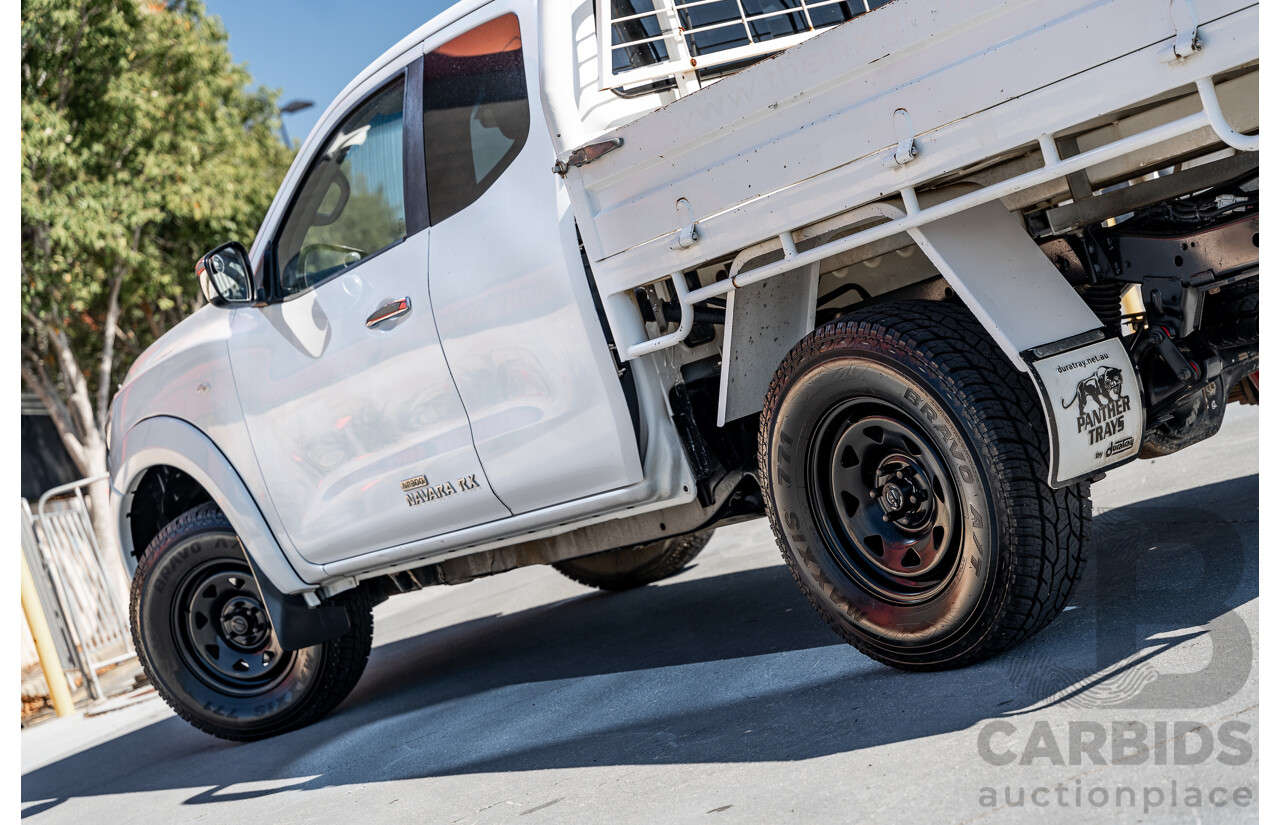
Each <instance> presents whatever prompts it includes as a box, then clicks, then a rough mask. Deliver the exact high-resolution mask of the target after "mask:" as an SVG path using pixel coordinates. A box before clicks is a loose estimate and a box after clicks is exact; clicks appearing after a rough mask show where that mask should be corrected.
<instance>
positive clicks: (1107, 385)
mask: <svg viewBox="0 0 1280 825" xmlns="http://www.w3.org/2000/svg"><path fill="white" fill-rule="evenodd" d="M1123 383H1124V373H1123V372H1121V371H1120V370H1118V369H1116V368H1115V367H1098V371H1097V372H1095V373H1094V374H1093V375H1090V376H1089V377H1088V378H1086V379H1084V380H1083V381H1081V382H1080V383H1079V384H1077V385H1076V391H1075V393H1074V394H1073V395H1071V396H1070V397H1068V398H1065V399H1063V401H1062V409H1064V410H1065V409H1068V408H1069V407H1070V406H1071V405H1072V404H1077V403H1078V404H1079V405H1080V415H1084V402H1085V400H1086V399H1089V398H1092V399H1093V401H1094V403H1095V404H1097V405H1098V406H1099V407H1105V406H1106V405H1107V404H1108V403H1109V402H1111V401H1119V400H1120V397H1121V396H1120V389H1121V385H1122V384H1123Z"/></svg>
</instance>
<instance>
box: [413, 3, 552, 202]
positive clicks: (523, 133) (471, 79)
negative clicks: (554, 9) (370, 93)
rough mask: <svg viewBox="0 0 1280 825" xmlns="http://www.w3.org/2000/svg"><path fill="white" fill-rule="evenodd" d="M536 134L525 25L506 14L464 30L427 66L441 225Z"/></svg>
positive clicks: (426, 115)
mask: <svg viewBox="0 0 1280 825" xmlns="http://www.w3.org/2000/svg"><path fill="white" fill-rule="evenodd" d="M528 135H529V98H528V92H527V91H526V88H525V81H524V51H523V49H522V48H521V44H520V24H519V21H517V19H516V16H515V15H514V14H504V15H503V16H502V17H499V18H497V19H495V20H491V21H489V22H488V23H485V24H484V25H481V26H477V27H476V28H474V29H472V30H471V31H469V32H467V33H466V34H461V35H459V36H457V37H455V38H454V39H452V40H450V41H449V42H448V43H445V44H444V45H443V46H441V47H439V48H438V49H436V50H435V51H433V52H431V53H430V54H428V55H427V56H426V60H425V61H424V64H423V100H422V141H423V144H424V146H425V149H426V166H427V204H428V206H429V208H430V212H431V222H432V223H440V222H441V221H443V220H445V219H446V218H448V217H449V216H450V215H454V214H456V213H457V212H459V211H461V210H462V209H464V208H466V207H467V206H469V205H470V204H472V203H474V202H475V200H476V199H477V198H479V197H480V196H481V195H482V194H484V192H485V190H486V189H488V188H489V187H490V186H491V185H492V184H493V182H494V181H495V180H497V179H498V176H499V175H501V174H502V172H503V171H504V170H505V169H506V168H507V167H508V166H510V165H511V162H512V161H514V160H515V158H516V156H517V155H519V154H520V150H521V149H522V148H523V147H524V142H525V139H526V138H527V137H528Z"/></svg>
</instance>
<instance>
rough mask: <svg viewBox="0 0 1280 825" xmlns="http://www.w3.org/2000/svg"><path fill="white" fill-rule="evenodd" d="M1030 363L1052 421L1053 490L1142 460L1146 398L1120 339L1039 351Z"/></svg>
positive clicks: (1029, 357) (1029, 358)
mask: <svg viewBox="0 0 1280 825" xmlns="http://www.w3.org/2000/svg"><path fill="white" fill-rule="evenodd" d="M1054 350H1060V351H1056V352H1055V351H1054ZM1046 352H1053V354H1052V355H1045V353H1046ZM1037 355H1041V356H1043V357H1037ZM1024 357H1025V358H1026V361H1027V363H1028V364H1029V365H1030V367H1031V374H1032V376H1033V377H1034V378H1035V384H1036V389H1037V390H1038V391H1039V393H1040V401H1041V405H1042V406H1043V407H1044V410H1045V417H1046V419H1047V420H1048V425H1049V439H1050V444H1051V448H1052V449H1051V452H1052V457H1051V470H1050V473H1049V483H1050V484H1051V485H1052V486H1054V487H1066V486H1068V485H1070V484H1074V483H1075V482H1077V481H1082V480H1084V479H1086V478H1091V477H1093V476H1095V475H1097V474H1098V473H1100V472H1102V471H1103V470H1106V469H1109V468H1111V467H1115V466H1117V465H1120V464H1123V463H1125V462H1127V461H1129V460H1131V459H1133V458H1136V457H1137V455H1138V449H1139V448H1140V447H1141V446H1142V431H1143V427H1144V424H1145V422H1144V412H1143V406H1142V392H1141V387H1140V386H1139V385H1138V376H1137V373H1136V372H1135V371H1134V369H1133V364H1132V363H1131V362H1130V360H1129V355H1128V353H1127V352H1125V349H1124V345H1123V344H1122V343H1121V342H1120V340H1119V339H1118V338H1107V339H1104V340H1102V341H1097V342H1095V343H1091V344H1087V345H1085V346H1081V347H1075V348H1073V349H1066V350H1061V348H1060V347H1053V346H1045V347H1036V348H1035V350H1032V351H1030V352H1028V353H1025V355H1024Z"/></svg>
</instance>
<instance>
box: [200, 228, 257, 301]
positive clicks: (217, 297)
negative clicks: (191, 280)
mask: <svg viewBox="0 0 1280 825" xmlns="http://www.w3.org/2000/svg"><path fill="white" fill-rule="evenodd" d="M196 278H197V279H199V281H200V290H201V291H202V292H204V297H205V298H206V299H208V301H209V303H211V304H213V305H214V306H216V307H220V306H227V305H233V306H234V305H239V304H253V303H256V298H257V295H256V294H255V290H254V288H253V270H252V268H251V267H250V266H249V253H248V252H247V251H246V250H245V248H244V246H243V245H242V244H240V243H238V242H236V241H230V242H228V243H224V244H222V245H221V246H216V247H214V248H213V249H212V250H211V251H209V252H206V253H205V254H204V257H202V258H201V259H200V260H199V262H198V263H196Z"/></svg>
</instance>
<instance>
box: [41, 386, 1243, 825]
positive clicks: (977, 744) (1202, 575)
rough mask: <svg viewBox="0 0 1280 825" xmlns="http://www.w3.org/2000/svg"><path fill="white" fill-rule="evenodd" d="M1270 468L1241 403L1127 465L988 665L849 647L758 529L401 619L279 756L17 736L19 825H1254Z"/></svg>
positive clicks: (388, 618)
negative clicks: (889, 660) (1215, 425)
mask: <svg viewBox="0 0 1280 825" xmlns="http://www.w3.org/2000/svg"><path fill="white" fill-rule="evenodd" d="M1257 473H1258V416H1257V412H1256V408H1240V407H1232V408H1231V409H1230V410H1229V413H1228V416H1227V422H1226V425H1225V426H1224V429H1223V432H1222V433H1221V434H1219V435H1218V436H1217V437H1215V438H1213V439H1211V440H1210V441H1208V442H1205V443H1203V444H1200V445H1197V446H1196V447H1192V448H1190V449H1188V450H1185V451H1183V452H1182V453H1179V454H1177V455H1174V456H1171V457H1168V458H1164V459H1161V460H1159V461H1156V462H1150V461H1140V462H1135V463H1133V464H1130V465H1129V466H1127V467H1124V468H1122V469H1120V470H1117V471H1114V472H1112V473H1111V474H1110V475H1109V476H1108V477H1107V479H1106V480H1104V481H1103V482H1101V483H1099V484H1098V485H1096V486H1095V487H1094V502H1095V510H1094V527H1093V535H1094V540H1093V546H1092V550H1091V556H1090V561H1089V567H1088V570H1087V572H1086V575H1085V576H1084V579H1083V581H1082V582H1081V583H1080V586H1079V587H1078V588H1077V590H1076V593H1075V595H1074V597H1073V599H1072V602H1071V605H1070V606H1069V607H1068V609H1067V611H1066V612H1065V613H1064V614H1063V615H1062V616H1061V617H1059V618H1058V620H1057V621H1055V622H1054V624H1053V625H1051V626H1050V627H1049V628H1048V629H1047V630H1045V631H1044V632H1042V633H1041V634H1039V635H1038V636H1037V637H1035V638H1034V639H1032V640H1030V641H1029V642H1027V643H1025V644H1023V645H1022V646H1020V647H1019V648H1017V649H1015V650H1014V651H1011V652H1010V653H1007V654H1005V655H1003V656H1001V657H997V658H996V659H994V660H991V661H988V662H986V663H983V664H981V665H978V666H976V667H971V668H968V669H966V670H961V671H951V672H944V673H930V674H909V673H901V672H898V671H895V670H892V669H890V668H888V667H885V666H883V665H880V664H877V663H875V662H873V661H871V660H869V659H867V658H865V657H863V656H861V655H860V654H859V653H858V652H857V651H856V650H854V649H853V648H851V647H849V646H847V645H845V644H843V643H842V642H840V640H839V639H838V638H837V637H836V636H835V635H834V634H833V633H832V632H831V631H830V630H829V629H828V628H827V627H826V625H825V624H823V622H822V621H821V620H820V619H819V618H818V616H817V614H815V613H814V611H813V610H812V608H810V606H809V605H808V603H807V602H806V601H805V600H804V598H803V597H802V596H801V594H800V592H799V590H798V589H797V587H796V585H795V583H794V582H793V581H792V579H791V576H790V574H789V573H788V572H787V569H786V567H785V566H784V565H783V564H782V563H781V560H780V557H779V555H778V551H777V549H776V547H775V546H774V543H773V540H772V536H771V535H770V533H769V530H768V525H767V522H765V521H764V520H758V521H754V522H751V523H748V524H743V525H736V526H733V527H729V528H725V529H723V530H721V531H720V532H718V533H717V535H716V537H715V538H714V539H713V540H712V542H711V544H709V545H708V547H707V549H706V550H705V551H704V552H703V553H702V555H701V556H699V557H698V559H697V560H696V561H695V563H694V565H693V566H692V567H690V568H688V569H686V570H685V571H684V572H682V573H681V574H680V575H678V576H676V577H674V578H672V579H670V580H668V581H666V582H663V583H661V584H659V585H653V586H649V587H646V588H643V589H641V590H636V591H631V592H628V593H623V594H613V595H606V594H601V593H596V592H593V591H590V590H588V589H587V588H584V587H581V586H579V585H577V584H575V583H573V582H571V581H569V580H567V579H564V578H562V577H560V576H559V575H558V574H556V573H555V572H554V571H553V570H551V569H550V568H547V567H537V568H529V569H525V570H520V571H515V572H513V573H507V574H504V575H501V576H497V577H494V578H491V579H487V580H480V581H477V582H473V583H470V584H466V585H461V586H457V587H452V588H439V589H436V590H430V591H425V592H422V593H416V594H411V595H406V596H401V597H397V598H395V599H392V600H391V601H389V602H387V603H385V604H383V605H381V606H379V608H378V609H377V612H376V614H375V615H376V630H375V637H374V644H375V648H374V651H373V656H372V658H371V661H370V664H369V668H368V670H367V671H366V673H365V675H364V678H363V679H362V680H361V682H360V684H359V685H358V686H357V687H356V689H355V691H354V692H353V693H352V695H351V697H350V698H349V699H348V700H347V701H346V702H344V703H343V704H342V706H341V707H339V708H338V710H337V711H336V712H334V713H333V714H332V715H331V716H330V717H328V718H327V719H325V720H324V721H322V722H320V723H318V724H316V725H313V726H312V727H310V728H307V729H304V730H302V731H298V732H295V733H292V734H288V735H285V736H281V737H277V738H275V739H272V740H268V741H265V742H258V743H253V744H247V745H236V744H229V743H225V742H222V741H220V740H216V739H213V738H211V737H208V736H206V735H204V734H202V733H199V732H198V731H196V730H194V729H193V728H190V727H188V726H187V725H186V724H185V723H183V722H182V721H181V720H179V719H177V718H176V717H174V716H173V715H172V714H171V713H170V712H169V710H168V708H167V707H166V706H165V705H164V704H163V703H162V702H161V701H160V700H159V699H158V698H152V699H150V700H148V701H146V702H143V703H142V704H139V705H135V706H133V707H130V708H126V709H123V710H119V711H116V712H114V713H109V714H106V715H104V716H98V717H93V718H86V717H84V716H75V717H69V718H67V719H58V720H53V721H49V722H46V723H42V724H40V725H37V726H35V727H33V728H30V729H27V730H24V731H23V732H22V772H23V777H22V816H23V818H28V817H29V818H30V819H31V821H32V822H33V823H39V825H45V823H63V822H66V823H82V822H103V823H105V822H129V823H131V825H143V823H179V822H194V821H197V820H198V821H200V822H201V823H214V822H280V823H294V822H441V823H500V822H513V823H519V825H535V824H536V823H539V822H611V823H612V822H638V823H652V822H710V823H716V822H761V823H777V822H804V823H810V822H854V821H863V822H865V821H871V820H875V821H877V822H910V823H918V822H974V821H978V822H983V823H995V822H1022V821H1026V820H1028V819H1031V818H1035V819H1036V820H1046V821H1059V822H1077V821H1082V820H1083V821H1095V820H1105V821H1145V822H1153V821H1154V822H1166V821H1167V822H1184V821H1185V822H1217V821H1231V822H1239V821H1244V822H1248V821H1257V820H1258V818H1259V815H1258V792H1259V787H1258V786H1259V783H1258V762H1257V752H1258V736H1257V721H1258V670H1257V667H1256V662H1257V651H1258V645H1257V640H1258V523H1257V520H1258V475H1257ZM1020 800H1021V805H1019V804H1018V803H1019V801H1020Z"/></svg>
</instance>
